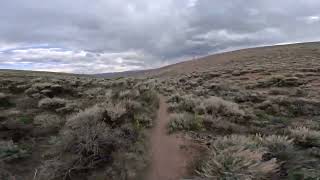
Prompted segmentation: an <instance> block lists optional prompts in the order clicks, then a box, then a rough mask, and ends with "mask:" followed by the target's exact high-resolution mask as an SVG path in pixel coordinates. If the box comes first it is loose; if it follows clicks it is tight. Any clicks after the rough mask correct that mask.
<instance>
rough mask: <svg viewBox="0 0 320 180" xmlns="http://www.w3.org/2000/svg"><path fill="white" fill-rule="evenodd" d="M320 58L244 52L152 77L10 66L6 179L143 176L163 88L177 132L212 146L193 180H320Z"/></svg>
mask: <svg viewBox="0 0 320 180" xmlns="http://www.w3.org/2000/svg"><path fill="white" fill-rule="evenodd" d="M319 52H320V46H319V44H317V43H311V44H302V45H292V46H279V47H270V48H260V49H251V50H244V51H237V52H233V53H231V54H230V53H226V54H221V55H217V56H210V57H207V58H204V59H200V60H198V61H192V62H184V63H180V64H176V65H172V66H169V67H166V68H162V69H159V70H152V71H150V73H149V74H150V75H153V77H144V78H141V79H139V78H116V79H104V78H94V77H89V76H73V75H67V74H51V73H47V74H46V73H40V74H39V73H34V72H29V73H28V72H19V71H3V72H2V71H0V77H1V78H0V111H1V113H0V130H1V131H0V179H1V178H2V179H5V178H7V179H8V178H11V179H12V178H14V179H17V180H20V179H21V180H22V179H35V180H50V179H51V180H58V179H70V180H72V179H80V180H81V179H106V177H107V179H123V180H125V179H133V178H135V177H137V176H138V175H139V172H141V173H144V172H143V170H145V169H144V168H145V167H146V166H147V161H148V160H147V156H146V154H147V150H148V147H147V146H146V142H147V141H146V140H147V138H148V137H146V133H145V129H147V128H150V127H152V126H153V121H154V120H155V116H156V114H155V112H156V111H157V109H158V98H157V97H158V96H157V95H158V93H161V94H163V95H165V96H166V98H167V104H168V112H169V113H170V120H171V121H170V123H169V124H168V125H167V128H168V133H173V134H174V133H181V134H185V135H187V136H189V137H191V138H192V139H193V140H194V143H195V144H197V145H198V146H200V147H201V148H202V149H201V151H200V155H199V159H197V161H196V162H195V163H194V165H193V166H192V167H190V169H191V170H192V173H193V177H191V178H190V179H192V178H193V179H195V180H196V179H199V178H200V179H201V178H204V179H214V180H216V179H217V180H222V179H240V180H242V179H243V180H247V179H288V180H291V179H292V180H296V179H310V180H311V179H314V180H316V179H319V177H320V163H319V162H320V98H319V97H320V96H319V95H320V80H319V76H320V56H319ZM161 102H163V101H161ZM139 177H140V176H139Z"/></svg>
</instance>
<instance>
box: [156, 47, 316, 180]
mask: <svg viewBox="0 0 320 180" xmlns="http://www.w3.org/2000/svg"><path fill="white" fill-rule="evenodd" d="M311 46H312V44H309V45H307V46H304V45H301V46H300V47H299V45H295V46H288V47H287V46H283V47H281V46H280V47H272V48H270V49H273V50H272V51H271V50H270V51H269V49H268V48H262V49H266V51H268V52H263V51H261V50H262V49H257V50H256V51H255V50H250V51H248V54H244V53H242V52H236V53H237V54H238V55H239V57H238V59H237V57H233V56H232V58H233V60H228V58H227V57H228V53H227V54H225V55H220V57H218V58H217V59H214V57H213V58H212V61H209V58H204V59H203V60H199V62H197V63H195V64H194V67H188V68H190V69H191V68H195V67H199V69H202V71H200V70H194V71H193V72H191V73H185V74H183V73H181V74H180V75H176V76H171V78H166V79H164V80H163V81H162V82H160V85H159V87H160V88H159V91H160V92H162V93H163V94H166V95H167V96H168V103H169V109H168V111H169V112H170V113H171V114H172V118H171V123H170V124H169V126H168V131H169V132H179V131H180V132H183V133H186V134H188V135H189V136H191V137H193V138H194V139H195V140H196V141H197V142H200V144H202V145H204V146H205V147H206V149H207V150H206V151H205V152H204V153H202V156H201V158H200V160H199V162H198V163H196V166H195V167H194V172H195V173H194V176H195V179H197V177H198V178H208V179H317V178H319V177H320V174H319V172H320V166H319V165H318V164H319V162H320V159H319V152H320V148H319V142H320V141H319V130H320V129H319V126H320V121H319V112H320V111H319V101H320V99H319V94H320V91H319V90H320V89H319V83H320V81H319V79H318V78H317V77H318V76H319V75H320V74H319V73H320V71H318V69H320V61H319V58H320V57H319V55H318V54H314V51H312V52H311V51H310V53H311V54H309V49H308V48H310V47H311ZM312 47H313V48H314V49H316V50H317V51H319V52H320V46H318V45H315V44H313V46H312ZM304 50H305V51H304ZM256 52H257V53H256ZM258 52H259V53H258ZM284 52H286V53H284ZM277 54H281V56H278V55H277ZM222 59H224V61H222ZM214 60H217V61H219V63H215V62H214ZM206 63H207V66H208V64H209V63H211V64H212V65H213V64H214V66H211V67H210V66H209V67H207V69H205V68H206V67H205V66H202V65H203V64H206ZM178 66H188V62H186V63H182V64H178V65H174V66H172V67H170V68H171V69H173V68H176V67H178ZM209 68H210V69H209ZM181 69H183V68H181Z"/></svg>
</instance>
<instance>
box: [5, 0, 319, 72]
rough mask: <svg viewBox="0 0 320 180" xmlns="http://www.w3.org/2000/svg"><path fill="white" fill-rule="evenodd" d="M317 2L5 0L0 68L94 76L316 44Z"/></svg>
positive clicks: (250, 0)
mask: <svg viewBox="0 0 320 180" xmlns="http://www.w3.org/2000/svg"><path fill="white" fill-rule="evenodd" d="M319 9H320V1H318V0H282V1H279V0H268V1H262V0H233V1H219V0H177V1H172V0H161V1H149V0H133V1H127V0H107V1H106V0H92V1H87V0H77V1H75V0H72V1H65V0H55V1H46V2H44V1H41V0H28V1H24V0H10V1H4V2H1V6H0V18H1V23H0V68H14V69H32V70H47V71H64V72H76V73H101V72H114V71H125V70H137V69H145V68H153V67H159V66H162V65H167V64H170V63H174V62H177V61H180V60H182V59H187V58H190V57H194V56H203V55H207V54H210V53H214V52H219V51H225V50H230V49H237V48H242V47H251V46H259V45H266V44H277V43H284V42H304V41H317V40H319V39H320V13H319Z"/></svg>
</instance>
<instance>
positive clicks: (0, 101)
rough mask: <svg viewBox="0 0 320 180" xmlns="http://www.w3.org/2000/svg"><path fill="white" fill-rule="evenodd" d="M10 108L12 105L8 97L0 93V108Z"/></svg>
mask: <svg viewBox="0 0 320 180" xmlns="http://www.w3.org/2000/svg"><path fill="white" fill-rule="evenodd" d="M11 106H13V103H12V102H10V100H9V96H8V95H6V94H4V93H0V108H1V107H2V108H8V107H11Z"/></svg>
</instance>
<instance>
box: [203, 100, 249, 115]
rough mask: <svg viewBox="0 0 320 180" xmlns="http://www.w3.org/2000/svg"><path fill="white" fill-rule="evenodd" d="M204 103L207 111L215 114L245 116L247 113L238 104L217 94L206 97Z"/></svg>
mask: <svg viewBox="0 0 320 180" xmlns="http://www.w3.org/2000/svg"><path fill="white" fill-rule="evenodd" d="M203 105H204V108H205V110H206V113H207V114H211V115H213V116H217V115H222V116H243V115H244V114H245V113H244V111H243V110H241V109H240V108H239V105H238V104H236V103H234V102H230V101H226V100H224V99H222V98H219V97H215V96H211V97H210V98H207V99H205V100H204V101H203Z"/></svg>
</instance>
